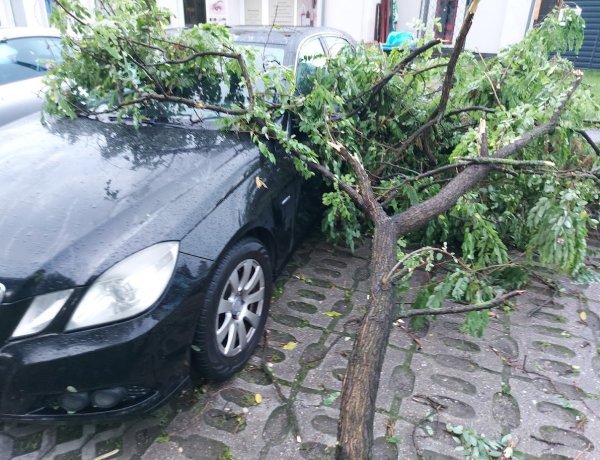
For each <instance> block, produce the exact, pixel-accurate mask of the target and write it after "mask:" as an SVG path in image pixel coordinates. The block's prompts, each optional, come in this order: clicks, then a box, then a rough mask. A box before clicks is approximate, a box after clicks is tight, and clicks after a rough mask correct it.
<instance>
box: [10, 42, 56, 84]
mask: <svg viewBox="0 0 600 460" xmlns="http://www.w3.org/2000/svg"><path fill="white" fill-rule="evenodd" d="M57 62H60V39H58V38H56V37H23V38H13V39H6V40H2V41H0V85H4V84H7V83H13V82H16V81H21V80H26V79H29V78H35V77H40V76H42V75H43V74H45V73H46V72H47V71H48V69H50V68H51V67H52V66H53V65H54V64H55V63H57Z"/></svg>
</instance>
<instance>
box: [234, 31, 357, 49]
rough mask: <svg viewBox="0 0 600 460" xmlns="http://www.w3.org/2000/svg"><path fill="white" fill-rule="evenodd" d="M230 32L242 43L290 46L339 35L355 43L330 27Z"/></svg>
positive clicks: (346, 35) (343, 33)
mask: <svg viewBox="0 0 600 460" xmlns="http://www.w3.org/2000/svg"><path fill="white" fill-rule="evenodd" d="M229 32H230V33H231V34H233V35H235V36H236V41H238V42H241V43H261V44H264V43H268V44H270V45H282V46H288V45H290V44H293V43H299V42H301V41H302V40H303V39H304V38H306V37H310V36H312V35H338V36H342V37H344V38H346V39H348V40H349V41H351V42H354V40H353V39H352V37H350V36H349V35H348V34H346V33H345V32H342V31H341V30H337V29H332V28H330V27H288V26H277V27H272V26H234V27H230V28H229Z"/></svg>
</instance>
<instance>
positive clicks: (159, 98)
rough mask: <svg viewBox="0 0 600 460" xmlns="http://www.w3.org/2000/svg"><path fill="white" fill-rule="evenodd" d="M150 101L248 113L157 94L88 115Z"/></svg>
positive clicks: (104, 112) (113, 110) (228, 113)
mask: <svg viewBox="0 0 600 460" xmlns="http://www.w3.org/2000/svg"><path fill="white" fill-rule="evenodd" d="M148 101H159V102H174V103H176V104H183V105H186V106H188V107H193V108H196V109H206V110H212V111H213V112H219V113H224V114H227V115H245V114H246V113H248V110H247V109H229V108H227V107H221V106H218V105H212V104H204V103H203V102H200V101H194V100H192V99H187V98H185V97H178V96H171V95H168V94H166V95H165V94H157V93H148V94H146V95H144V96H141V97H139V98H136V99H131V100H129V101H126V102H122V103H120V104H117V105H115V106H114V107H112V108H110V109H107V110H102V111H91V112H88V113H89V114H93V115H104V114H108V113H114V112H116V111H117V110H118V109H120V108H123V107H128V106H130V105H136V104H143V103H145V102H148Z"/></svg>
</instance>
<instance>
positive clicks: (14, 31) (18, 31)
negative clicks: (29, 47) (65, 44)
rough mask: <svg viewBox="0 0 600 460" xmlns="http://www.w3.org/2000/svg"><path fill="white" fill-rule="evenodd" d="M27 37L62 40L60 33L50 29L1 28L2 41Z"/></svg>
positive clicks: (0, 37)
mask: <svg viewBox="0 0 600 460" xmlns="http://www.w3.org/2000/svg"><path fill="white" fill-rule="evenodd" d="M26 37H56V38H60V32H59V31H58V30H57V29H52V28H50V27H0V41H2V40H8V39H12V38H26Z"/></svg>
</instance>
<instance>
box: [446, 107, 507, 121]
mask: <svg viewBox="0 0 600 460" xmlns="http://www.w3.org/2000/svg"><path fill="white" fill-rule="evenodd" d="M495 111H496V110H495V109H490V108H489V107H484V106H482V105H473V106H470V107H465V108H463V109H458V110H452V111H451V112H447V113H446V114H445V115H444V117H446V118H448V117H452V116H454V115H459V114H461V113H464V112H486V113H494V112H495Z"/></svg>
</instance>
